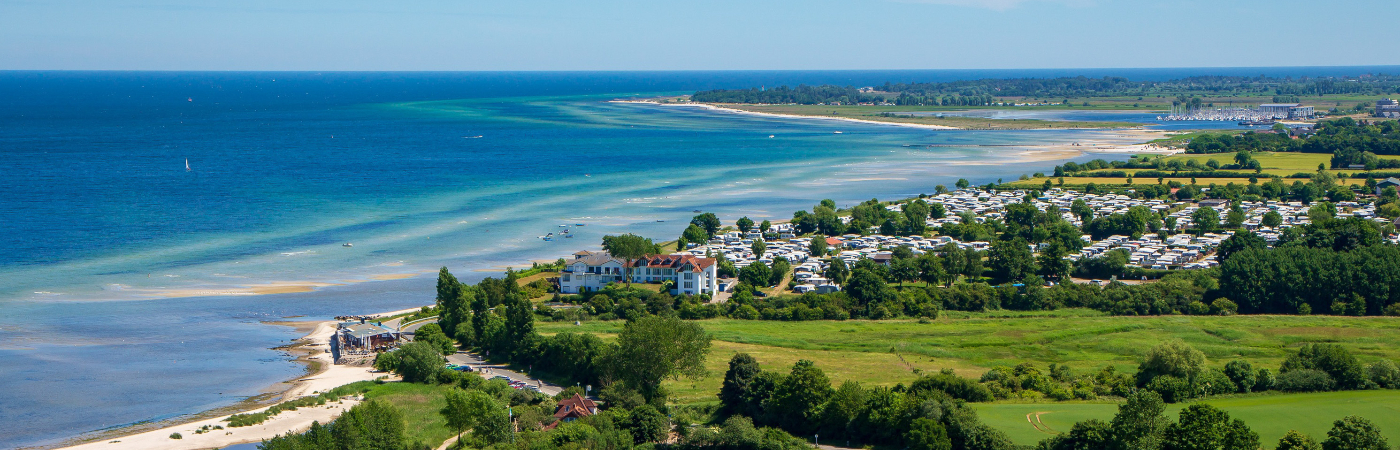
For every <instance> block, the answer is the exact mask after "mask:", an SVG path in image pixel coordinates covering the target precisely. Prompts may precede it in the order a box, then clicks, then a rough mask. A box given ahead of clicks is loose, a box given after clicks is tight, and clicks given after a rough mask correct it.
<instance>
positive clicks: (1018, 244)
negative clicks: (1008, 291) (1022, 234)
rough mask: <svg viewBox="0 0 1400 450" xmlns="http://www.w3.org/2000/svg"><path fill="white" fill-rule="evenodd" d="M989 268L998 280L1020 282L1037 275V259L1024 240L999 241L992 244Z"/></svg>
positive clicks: (988, 260)
mask: <svg viewBox="0 0 1400 450" xmlns="http://www.w3.org/2000/svg"><path fill="white" fill-rule="evenodd" d="M987 266H988V267H990V268H991V269H992V271H993V272H995V273H996V276H997V278H999V279H1002V280H1007V281H1013V282H1019V281H1022V280H1025V279H1026V277H1029V276H1031V275H1032V274H1034V273H1035V257H1034V256H1033V255H1031V250H1030V246H1029V245H1028V244H1027V243H1026V241H1025V240H1024V239H1021V238H1019V237H1018V238H1016V239H1012V240H1009V241H1007V240H999V241H996V242H995V243H993V244H992V249H991V251H990V252H989V253H988V255H987Z"/></svg>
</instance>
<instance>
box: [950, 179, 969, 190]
mask: <svg viewBox="0 0 1400 450" xmlns="http://www.w3.org/2000/svg"><path fill="white" fill-rule="evenodd" d="M953 185H954V186H957V187H958V189H967V187H968V186H971V185H972V183H970V182H968V181H967V178H958V182H957V183H954V184H953Z"/></svg>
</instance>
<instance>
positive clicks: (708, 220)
mask: <svg viewBox="0 0 1400 450" xmlns="http://www.w3.org/2000/svg"><path fill="white" fill-rule="evenodd" d="M690 223H692V224H695V226H698V227H700V228H704V229H705V234H706V235H707V237H714V235H715V233H718V232H719V227H720V222H719V217H717V216H715V213H703V214H700V215H697V216H695V217H694V218H692V219H690Z"/></svg>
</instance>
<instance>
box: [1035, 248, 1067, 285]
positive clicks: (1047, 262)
mask: <svg viewBox="0 0 1400 450" xmlns="http://www.w3.org/2000/svg"><path fill="white" fill-rule="evenodd" d="M1065 254H1066V252H1065V249H1064V247H1062V246H1060V244H1059V243H1052V244H1050V246H1049V247H1047V248H1046V249H1045V250H1041V251H1040V258H1038V262H1039V263H1040V264H1039V265H1040V274H1041V275H1044V276H1046V277H1050V278H1054V279H1056V280H1064V279H1066V278H1069V276H1070V269H1071V265H1070V262H1069V260H1067V259H1065Z"/></svg>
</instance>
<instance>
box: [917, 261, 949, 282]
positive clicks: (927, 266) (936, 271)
mask: <svg viewBox="0 0 1400 450" xmlns="http://www.w3.org/2000/svg"><path fill="white" fill-rule="evenodd" d="M915 265H916V266H917V267H918V269H919V281H922V282H924V283H926V284H928V285H929V287H932V286H937V285H938V284H939V283H942V282H943V280H944V279H945V278H947V277H948V273H947V272H945V271H944V270H943V261H942V259H941V258H939V257H937V256H934V254H933V253H925V254H923V255H920V256H919V258H918V259H916V260H915Z"/></svg>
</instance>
